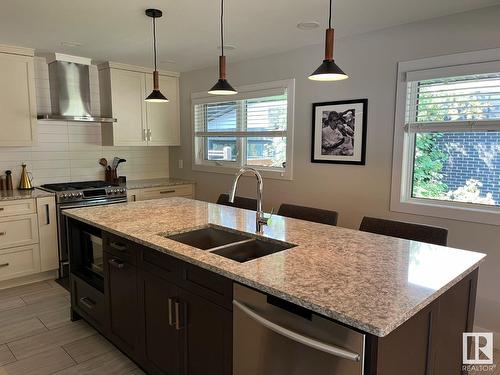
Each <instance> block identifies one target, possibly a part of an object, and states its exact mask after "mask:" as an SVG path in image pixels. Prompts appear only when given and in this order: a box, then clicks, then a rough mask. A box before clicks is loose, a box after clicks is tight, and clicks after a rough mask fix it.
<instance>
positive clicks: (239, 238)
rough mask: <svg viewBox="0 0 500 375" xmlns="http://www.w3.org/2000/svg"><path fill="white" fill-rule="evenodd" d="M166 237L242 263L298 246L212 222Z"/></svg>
mask: <svg viewBox="0 0 500 375" xmlns="http://www.w3.org/2000/svg"><path fill="white" fill-rule="evenodd" d="M165 237H166V238H168V239H171V240H174V241H177V242H181V243H183V244H186V245H189V246H192V247H196V248H198V249H201V250H206V251H209V252H211V253H213V254H217V255H220V256H223V257H225V258H229V259H232V260H235V261H237V262H240V263H244V262H248V261H249V260H253V259H257V258H260V257H263V256H266V255H270V254H274V253H277V252H279V251H283V250H286V249H290V248H292V247H294V246H296V245H294V244H291V243H287V242H282V241H277V240H273V239H268V238H265V237H256V236H255V235H252V234H250V233H246V232H239V231H235V230H233V229H229V228H225V227H219V226H215V225H211V224H209V225H208V226H206V227H203V228H197V229H194V230H188V231H186V232H182V233H178V234H173V235H165Z"/></svg>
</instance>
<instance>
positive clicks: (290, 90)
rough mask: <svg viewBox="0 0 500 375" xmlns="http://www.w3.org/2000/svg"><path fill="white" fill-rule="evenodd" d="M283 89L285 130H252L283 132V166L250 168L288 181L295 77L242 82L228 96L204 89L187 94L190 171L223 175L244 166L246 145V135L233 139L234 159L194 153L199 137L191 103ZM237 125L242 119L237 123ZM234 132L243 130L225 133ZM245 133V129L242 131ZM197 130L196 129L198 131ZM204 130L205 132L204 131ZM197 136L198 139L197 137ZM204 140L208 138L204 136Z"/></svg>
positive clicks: (256, 134) (266, 134) (290, 176)
mask: <svg viewBox="0 0 500 375" xmlns="http://www.w3.org/2000/svg"><path fill="white" fill-rule="evenodd" d="M282 89H286V91H287V129H286V130H283V131H281V130H279V131H262V132H252V135H253V137H272V136H281V135H283V134H284V135H285V139H286V167H285V168H284V169H276V168H270V167H264V166H255V165H252V166H251V167H252V168H255V169H257V170H258V171H259V172H261V174H262V176H263V177H264V178H272V179H281V180H292V179H293V133H294V132H293V128H294V117H295V116H294V114H295V79H287V80H280V81H273V82H265V83H257V84H252V85H245V86H239V87H238V94H236V95H232V96H228V97H217V96H213V95H208V94H207V93H206V92H197V93H192V94H191V139H192V152H191V157H192V169H193V170H194V171H201V172H212V173H223V174H234V173H235V172H236V171H238V170H239V169H240V168H241V167H243V166H245V165H246V164H245V162H246V147H244V143H245V141H246V140H247V139H248V138H249V137H247V138H245V137H241V138H236V141H237V143H239V150H240V152H239V153H238V154H237V156H236V160H235V161H222V160H213V161H211V160H205V159H204V157H200V155H197V144H196V142H197V141H198V139H199V138H200V137H196V128H195V127H196V124H195V106H196V105H198V104H210V103H217V102H225V101H227V102H230V101H233V100H234V101H237V100H244V99H251V98H256V97H259V95H260V97H265V96H272V95H273V93H275V92H276V91H277V90H282ZM239 115H240V116H243V115H244V114H243V113H242V111H239ZM239 123H240V124H241V123H243V121H240V122H239ZM238 131H244V130H243V129H239V130H236V131H235V132H227V133H228V136H230V135H231V134H234V133H238ZM244 132H245V134H248V132H246V131H244ZM198 133H200V132H198ZM206 133H208V132H206ZM214 133H219V134H220V133H224V132H214ZM197 138H198V139H197ZM205 139H208V137H206V138H205ZM205 144H206V142H205V141H204V140H203V145H202V146H201V147H202V150H201V154H202V155H204V154H205V152H206V150H205V149H204V147H205V146H204V145H205Z"/></svg>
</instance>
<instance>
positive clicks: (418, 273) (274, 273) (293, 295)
mask: <svg viewBox="0 0 500 375" xmlns="http://www.w3.org/2000/svg"><path fill="white" fill-rule="evenodd" d="M64 213H65V214H66V215H68V216H70V217H72V218H75V219H78V220H80V221H83V222H85V223H88V224H90V225H94V226H97V227H99V228H101V229H103V230H106V231H109V232H112V233H115V234H117V235H119V236H122V237H124V238H127V239H130V240H132V241H135V242H137V243H139V244H143V245H145V246H148V247H150V248H153V249H156V250H158V251H161V252H164V253H167V254H169V255H172V256H174V257H177V258H180V259H182V260H185V261H187V262H190V263H192V264H195V265H198V266H200V267H202V268H205V269H208V270H211V271H213V272H216V273H218V274H221V275H224V276H226V277H228V278H230V279H232V280H235V281H238V282H240V283H242V284H245V285H248V286H251V287H254V288H256V289H258V290H261V291H263V292H265V293H269V294H272V295H275V296H277V297H280V298H283V299H285V300H288V301H290V302H293V303H295V304H297V305H300V306H303V307H305V308H307V309H309V310H312V311H314V312H316V313H319V314H321V315H324V316H327V317H330V318H332V319H335V320H337V321H340V322H343V323H345V324H347V325H349V326H351V327H355V328H358V329H360V330H363V331H365V332H368V333H371V334H373V335H376V336H380V337H383V336H386V335H387V334H389V333H390V332H391V331H393V330H394V329H395V328H397V327H398V326H399V325H401V324H402V323H404V322H405V321H406V320H408V319H409V318H411V317H412V316H413V315H415V314H416V313H417V312H418V311H420V310H421V309H423V308H424V307H425V306H426V305H428V304H429V303H430V302H431V301H433V300H434V299H436V298H437V297H438V296H439V295H441V294H442V293H444V292H445V291H446V290H448V289H449V288H451V287H452V286H453V285H455V284H456V283H457V282H459V281H460V280H461V279H463V278H464V277H465V276H466V275H468V274H469V273H470V272H472V271H473V270H474V269H476V268H477V267H478V266H479V263H480V262H481V261H482V260H483V258H484V257H485V255H484V254H481V253H476V252H471V251H466V250H459V249H453V248H449V247H442V246H437V245H430V244H425V243H421V242H416V241H408V240H403V239H398V238H392V237H386V236H380V235H376V234H371V233H367V232H359V231H355V230H351V229H346V228H341V227H334V226H329V225H323V224H316V223H311V222H306V221H302V220H296V219H290V218H285V217H281V216H277V215H275V216H273V218H272V220H271V222H270V224H269V225H268V226H266V227H265V229H264V236H265V237H269V238H273V239H277V240H281V241H286V242H290V243H293V244H296V245H297V246H296V247H294V248H291V249H289V250H285V251H282V252H278V253H275V254H272V255H268V256H265V257H262V258H259V259H255V260H252V261H249V262H246V263H238V262H235V261H233V260H230V259H227V258H223V257H221V256H218V255H216V254H211V253H209V252H206V251H203V250H199V249H196V248H193V247H190V246H187V245H184V244H182V243H179V242H175V241H173V240H169V239H167V238H165V237H163V236H161V235H160V234H164V233H166V232H168V233H176V232H182V231H185V230H187V229H191V228H196V227H202V226H205V225H207V224H209V223H211V224H215V225H220V226H224V227H228V228H232V229H236V230H240V231H245V232H251V233H254V232H255V212H253V211H247V210H242V209H237V208H233V207H228V206H221V205H217V204H213V203H207V202H202V201H197V200H191V199H186V198H166V199H159V200H154V201H142V202H134V203H124V204H115V205H109V206H99V207H89V208H78V209H73V210H65V211H64Z"/></svg>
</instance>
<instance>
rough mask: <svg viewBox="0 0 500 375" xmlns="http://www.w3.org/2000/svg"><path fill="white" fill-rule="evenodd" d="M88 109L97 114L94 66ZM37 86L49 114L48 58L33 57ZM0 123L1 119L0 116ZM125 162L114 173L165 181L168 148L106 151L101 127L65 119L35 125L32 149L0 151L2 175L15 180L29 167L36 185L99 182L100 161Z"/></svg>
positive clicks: (101, 175)
mask: <svg viewBox="0 0 500 375" xmlns="http://www.w3.org/2000/svg"><path fill="white" fill-rule="evenodd" d="M90 75H91V79H90V90H91V107H92V110H93V111H92V112H93V113H94V114H99V113H100V106H99V83H98V74H97V68H96V66H91V70H90ZM35 86H36V98H37V107H38V112H39V113H49V112H50V111H51V110H50V109H51V102H50V90H49V72H48V66H47V63H46V60H45V59H44V58H41V57H36V58H35ZM0 121H2V119H1V118H0ZM115 156H117V157H122V158H124V159H126V160H127V162H126V163H124V164H121V165H120V167H119V169H118V174H119V175H122V176H123V175H125V176H127V178H128V179H129V180H131V179H142V178H155V177H168V175H169V161H168V156H169V152H168V147H109V146H102V145H101V124H100V123H82V122H66V121H57V122H55V121H38V144H37V145H36V146H33V147H0V171H1V173H2V174H3V173H4V172H3V171H5V170H7V169H10V170H12V171H13V178H14V181H15V182H17V181H18V177H19V174H20V171H21V163H22V162H25V163H26V164H27V165H28V170H29V171H31V172H32V173H33V176H34V183H35V185H41V184H44V183H50V182H66V181H85V180H103V179H104V172H103V168H102V167H101V166H100V165H99V164H98V160H99V159H100V158H101V157H105V158H107V159H108V161H111V160H112V159H113V157H115Z"/></svg>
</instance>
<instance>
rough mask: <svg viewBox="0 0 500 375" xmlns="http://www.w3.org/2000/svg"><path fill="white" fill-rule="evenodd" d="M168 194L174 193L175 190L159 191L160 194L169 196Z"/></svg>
mask: <svg viewBox="0 0 500 375" xmlns="http://www.w3.org/2000/svg"><path fill="white" fill-rule="evenodd" d="M170 193H175V190H162V191H160V194H170Z"/></svg>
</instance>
